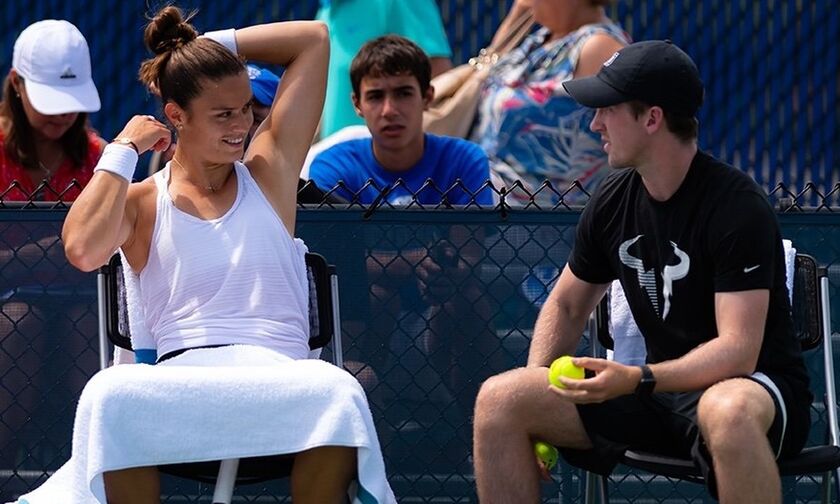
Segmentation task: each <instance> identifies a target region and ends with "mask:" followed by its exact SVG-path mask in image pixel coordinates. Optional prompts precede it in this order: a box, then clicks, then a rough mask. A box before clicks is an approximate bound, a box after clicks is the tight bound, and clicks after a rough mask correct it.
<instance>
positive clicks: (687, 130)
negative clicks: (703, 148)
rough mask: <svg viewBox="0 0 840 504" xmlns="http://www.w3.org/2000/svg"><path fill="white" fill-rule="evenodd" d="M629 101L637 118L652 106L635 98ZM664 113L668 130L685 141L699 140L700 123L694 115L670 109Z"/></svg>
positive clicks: (663, 110) (664, 110)
mask: <svg viewBox="0 0 840 504" xmlns="http://www.w3.org/2000/svg"><path fill="white" fill-rule="evenodd" d="M628 103H629V105H630V110H631V111H632V112H633V115H634V116H635V117H636V118H638V117H639V116H640V115H641V114H642V113H644V112H645V111H646V110H647V109H649V108H650V107H651V105H648V104H647V103H645V102H642V101H639V100H633V101H630V102H628ZM662 114H663V115H664V116H665V126H666V127H667V128H668V131H670V132H671V133H673V134H674V136H676V137H677V138H679V139H680V140H682V141H683V142H691V141H694V140H697V134H698V132H699V130H700V123H699V122H698V121H697V118H696V117H694V116H693V115H686V114H683V113H679V112H673V111H671V110H668V109H662Z"/></svg>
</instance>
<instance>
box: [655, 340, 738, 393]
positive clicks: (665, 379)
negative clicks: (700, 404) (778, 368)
mask: <svg viewBox="0 0 840 504" xmlns="http://www.w3.org/2000/svg"><path fill="white" fill-rule="evenodd" d="M745 351H747V350H746V349H744V348H741V347H740V346H739V345H734V344H733V343H732V342H730V341H726V340H724V339H721V338H715V339H713V340H710V341H707V342H706V343H704V344H702V345H700V346H698V347H696V348H694V349H693V350H691V351H690V352H688V353H687V354H685V355H684V356H682V357H680V358H679V359H674V360H669V361H664V362H660V363H658V364H653V365H651V370H652V371H653V374H654V376H655V377H656V391H657V392H684V391H689V390H701V389H704V388H707V387H709V386H711V385H713V384H715V383H717V382H719V381H721V380H725V379H727V378H733V377H735V376H743V375H744V374H747V372H745V369H744V366H743V353H744V352H745ZM749 372H752V370H749Z"/></svg>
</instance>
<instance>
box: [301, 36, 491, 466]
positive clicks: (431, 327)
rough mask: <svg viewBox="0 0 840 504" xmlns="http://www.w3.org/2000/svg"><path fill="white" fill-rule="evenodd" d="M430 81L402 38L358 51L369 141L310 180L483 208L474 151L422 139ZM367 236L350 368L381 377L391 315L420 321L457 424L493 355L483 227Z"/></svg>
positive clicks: (359, 99)
mask: <svg viewBox="0 0 840 504" xmlns="http://www.w3.org/2000/svg"><path fill="white" fill-rule="evenodd" d="M430 78H431V68H430V63H429V58H428V57H427V56H426V54H425V53H423V51H422V50H421V49H420V48H419V47H418V46H417V45H415V44H414V43H413V42H411V41H409V40H408V39H405V38H403V37H400V36H396V35H387V36H383V37H379V38H377V39H374V40H372V41H370V42H368V43H367V44H365V45H364V46H363V47H362V49H361V50H360V51H359V53H358V54H357V55H356V57H355V58H354V59H353V63H352V65H351V68H350V79H351V81H352V85H353V95H352V100H353V105H354V107H355V109H356V112H357V113H358V114H359V115H360V116H361V117H363V118H364V120H365V124H366V125H367V127H368V129H369V131H370V134H371V137H369V138H361V139H356V140H349V141H345V142H342V143H339V144H336V145H334V146H333V147H330V148H329V149H327V150H325V151H323V152H321V153H320V154H318V155H317V157H316V158H315V159H314V161H313V162H312V164H311V166H310V170H309V176H310V178H311V180H313V181H314V182H315V183H316V184H317V185H318V186H319V187H320V188H321V189H322V190H324V191H331V190H333V189H334V188H335V190H334V191H333V192H332V193H331V194H334V195H335V196H338V197H341V198H344V199H346V200H347V201H349V202H351V203H361V204H363V205H378V204H380V203H381V204H382V206H386V207H387V206H388V205H393V206H400V205H408V204H413V203H414V202H415V199H414V198H415V197H416V203H419V204H421V205H423V206H432V207H434V206H437V205H443V206H449V205H468V206H472V207H476V204H477V205H480V206H481V207H484V208H488V207H490V206H491V205H492V204H493V190H492V188H491V186H490V184H489V182H488V180H489V178H490V171H489V165H488V161H487V157H486V156H485V154H484V152H483V151H482V150H481V148H480V147H478V146H477V145H475V144H473V143H470V142H468V141H465V140H462V139H458V138H449V137H440V136H435V135H431V134H426V133H424V132H423V110H425V109H426V107H427V106H428V104H429V102H430V101H431V99H432V97H433V96H434V89H433V88H432V87H431V85H430ZM428 180H431V182H432V183H433V186H432V185H428V184H427V181H428ZM339 182H341V184H342V186H340V187H337V186H339ZM415 195H416V196H415ZM386 203H387V204H386ZM368 231H370V233H367V234H368V236H366V238H367V240H366V241H367V242H368V243H366V248H368V249H369V250H368V252H367V261H366V264H367V281H368V284H367V286H366V287H367V288H368V293H369V296H368V297H369V302H370V317H369V319H368V320H364V321H362V322H363V323H362V326H361V329H360V334H359V335H358V336H357V337H356V341H357V345H356V348H355V349H351V352H352V351H353V350H356V351H358V359H359V360H361V361H364V362H365V363H366V364H368V365H370V366H371V368H372V371H373V372H374V373H375V375H378V376H381V375H382V373H383V372H387V370H388V369H390V367H386V365H387V364H388V361H389V360H391V359H392V356H391V353H390V341H391V336H392V334H393V333H394V332H395V329H396V326H397V321H398V319H399V317H400V313H401V312H402V311H404V310H410V311H418V312H420V313H422V314H423V317H424V318H425V319H426V320H427V321H428V324H427V328H428V329H427V330H426V331H425V332H424V334H422V335H421V338H422V340H423V341H422V343H419V344H418V345H417V346H418V347H420V348H424V349H425V350H426V353H427V359H428V361H429V362H430V364H431V365H432V366H433V367H434V368H435V370H436V371H437V373H438V374H439V375H440V376H441V378H442V379H443V380H444V382H445V383H446V384H447V385H448V388H449V391H450V392H451V393H452V394H453V395H455V396H456V400H457V402H458V403H459V405H460V406H461V410H462V412H463V413H464V415H470V414H471V413H472V404H473V401H474V400H475V395H476V393H477V391H478V388H477V387H478V383H480V382H481V377H482V376H483V375H485V374H489V371H487V368H489V366H486V365H482V364H481V361H482V360H483V359H486V356H487V355H491V354H492V350H491V348H492V346H498V341H497V339H496V338H495V332H494V331H493V329H492V322H491V318H492V313H493V311H492V309H491V307H490V304H489V302H488V296H487V295H486V292H485V291H486V289H485V286H483V285H482V284H481V283H480V282H479V281H478V279H477V276H476V275H475V273H474V271H475V270H476V268H477V264H478V261H479V258H480V257H481V252H482V251H481V249H480V247H479V246H478V244H480V243H481V241H482V238H481V236H482V231H481V226H470V227H469V228H468V227H467V226H451V227H449V228H448V229H446V230H441V229H431V230H430V227H429V226H423V227H413V228H407V227H399V229H388V230H387V232H385V233H376V231H377V229H369V230H368ZM426 231H430V232H428V233H426ZM441 231H443V232H441ZM485 347H487V348H485ZM497 353H498V352H497ZM350 357H351V358H352V357H353V356H352V353H351V356H350ZM352 367H353V366H352V365H351V368H352ZM359 378H360V381H362V382H363V383H364V384H366V385H367V386H368V387H367V388H371V385H372V383H375V381H376V377H373V378H370V376H369V374H368V373H367V372H365V373H362V374H360V375H359ZM375 396H376V394H373V397H375ZM467 434H468V433H467ZM467 434H465V435H467ZM458 449H459V450H461V451H463V453H460V454H456V456H459V457H461V456H462V457H466V456H467V454H468V449H467V446H466V445H464V446H460V447H458Z"/></svg>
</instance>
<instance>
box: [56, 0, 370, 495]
mask: <svg viewBox="0 0 840 504" xmlns="http://www.w3.org/2000/svg"><path fill="white" fill-rule="evenodd" d="M187 21H188V20H185V19H184V18H183V17H182V13H181V12H180V10H178V9H177V8H175V7H171V6H169V7H165V8H163V9H162V10H161V11H159V12H158V13H157V15H156V16H155V17H154V18H153V19H152V20H151V21H150V22H149V24H148V25H147V27H146V31H145V42H146V45H147V46H148V48H149V49H150V50H151V52H152V53H153V56H152V58H150V59H149V60H147V61H145V62H144V63H143V64H142V66H141V68H140V77H141V80H142V81H143V82H144V84H146V85H147V86H148V87H149V88H150V89H151V90H152V92H153V93H155V94H157V95H158V96H160V97H161V100H162V102H163V111H164V114H165V116H166V118H165V120H166V121H168V122H169V123H170V124H171V125H172V126H174V128H175V130H176V132H177V135H178V142H177V147H176V151H175V155H174V158H173V159H172V161H171V163H170V164H169V165H168V167H167V168H166V169H164V170H163V171H162V172H160V173H159V174H157V175H156V176H155V177H153V178H150V179H147V180H145V181H143V182H139V183H135V184H129V181H130V180H131V178H132V175H133V173H134V167H135V165H136V161H137V156H138V155H139V154H142V153H144V152H146V151H149V150H154V151H162V150H164V149H166V148H167V147H168V146H169V145H170V143H171V138H170V132H169V130H168V129H167V127H166V126H165V125H164V124H163V123H161V122H159V121H157V120H156V119H155V118H153V117H151V116H135V117H133V118H132V119H131V120H130V121H129V122H128V124H127V125H126V127H125V128H124V129H123V131H122V132H121V133H120V134H119V136H118V137H117V138H116V139H115V140H114V141H113V142H112V143H111V144H110V145H109V146H108V147H107V148H106V149H105V153H104V155H103V157H102V160H101V161H100V163H99V165H98V167H97V168H96V173H95V174H94V176H93V179H92V180H91V182H90V184H89V185H88V186H87V188H86V189H85V190H84V191H83V192H82V194H81V196H80V197H79V198H78V199H77V200H76V202H75V203H74V204H73V207H72V208H71V210H70V212H69V214H68V216H67V219H66V222H65V225H64V230H63V239H64V243H65V250H66V255H67V258H68V259H69V260H70V262H71V263H73V264H74V265H75V266H76V267H78V268H80V269H82V270H84V271H92V270H94V269H96V268H97V267H99V266H100V265H102V264H104V263H105V262H106V261H107V260H108V258H109V257H110V256H111V254H113V252H114V250H116V249H117V248H120V249H121V250H122V252H123V254H124V256H125V258H126V259H127V261H128V264H129V266H130V267H131V269H132V270H133V271H134V272H135V273H137V274H139V276H140V285H141V291H142V294H141V300H142V303H141V305H142V307H143V309H144V312H145V314H144V315H145V317H144V318H145V320H144V321H145V323H146V326H147V328H148V329H149V330H150V332H151V334H152V336H153V339H154V344H155V347H156V348H157V350H158V351H159V352H161V354H163V353H167V352H172V351H176V352H178V351H183V350H185V349H187V350H188V349H190V348H194V347H200V346H208V345H211V346H216V345H225V344H248V345H257V346H264V347H268V348H271V349H272V350H275V351H277V352H279V353H282V354H285V355H287V356H288V357H289V358H292V359H297V358H303V357H305V356H306V352H307V350H308V346H307V339H308V325H307V324H308V322H307V320H308V319H307V312H306V310H307V304H306V296H307V294H306V291H305V290H304V289H305V288H306V275H305V269H304V266H303V259H302V254H303V247H302V245H301V244H300V243H297V242H296V241H295V240H294V239H293V236H294V227H295V210H296V202H295V199H296V189H297V181H298V178H299V173H300V168H301V165H302V164H303V160H304V158H305V156H306V152H307V149H308V146H309V145H310V143H311V140H312V138H313V136H314V131H315V127H316V125H317V123H318V118H319V116H320V114H321V108H322V106H323V100H324V91H325V85H326V70H327V60H328V53H329V43H328V34H327V30H326V28H325V27H324V26H323V25H322V24H321V23H318V22H290V23H272V24H266V25H258V26H252V27H247V28H243V29H238V30H236V31H235V32H234V30H223V31H218V32H210V33H207V34H205V35H204V36H201V37H198V36H197V33H196V32H195V30H194V29H193V27H192V26H191V25H190V24H189V23H188V22H187ZM237 54H238V55H239V56H237ZM240 56H241V57H245V58H247V59H255V60H260V61H265V62H268V63H273V64H278V65H282V66H284V67H286V72H285V74H284V76H283V80H282V82H281V85H280V89H279V90H278V93H277V96H276V97H275V101H274V104H273V105H272V108H271V113H270V115H269V116H268V118H267V119H266V120H265V122H264V123H263V124H262V125H261V126H260V127H259V129H258V130H257V132H256V134H255V135H254V138H253V139H252V140H251V142H250V145H249V147H248V150H247V152H243V150H244V146H245V138H246V135H247V134H248V131H249V128H250V127H251V123H252V121H253V118H252V113H251V99H252V95H251V87H250V83H249V79H248V73H247V71H246V69H245V66H244V64H243V63H242V60H241V59H240ZM243 154H244V155H243ZM240 159H243V160H244V162H239V161H238V160H240ZM271 296H282V299H288V300H289V302H288V303H284V304H285V307H284V308H281V309H280V310H279V311H278V310H277V309H276V308H275V309H272V310H266V309H265V306H264V303H263V301H265V300H266V299H268V298H270V297H271ZM355 451H356V449H355V448H348V447H338V446H325V447H319V448H313V449H311V450H307V451H304V452H300V453H298V454H297V455H296V459H295V464H294V472H293V475H292V481H293V483H294V484H293V486H292V488H293V490H292V491H293V499H294V500H295V502H343V498H344V496H345V495H346V492H347V488H348V486H349V484H350V482H351V480H352V479H353V478H354V477H355V471H356V466H355V464H356V459H355ZM105 487H106V492H107V495H108V502H109V503H111V502H113V503H147V502H159V498H160V496H159V482H158V474H157V470H156V469H155V468H147V467H146V468H135V469H127V470H122V471H113V472H110V473H106V474H105Z"/></svg>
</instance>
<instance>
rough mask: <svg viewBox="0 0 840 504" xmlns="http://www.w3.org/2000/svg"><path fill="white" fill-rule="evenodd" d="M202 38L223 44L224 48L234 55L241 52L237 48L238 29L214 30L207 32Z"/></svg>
mask: <svg viewBox="0 0 840 504" xmlns="http://www.w3.org/2000/svg"><path fill="white" fill-rule="evenodd" d="M202 37H207V38H209V39H210V40H215V41H216V42H218V43H220V44H222V45H223V46H225V47H227V49H228V51H230V52H232V53H233V54H239V51H238V50H237V47H236V29H235V28H228V29H227V30H214V31H209V32H206V33H205V34H204V35H202Z"/></svg>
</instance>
